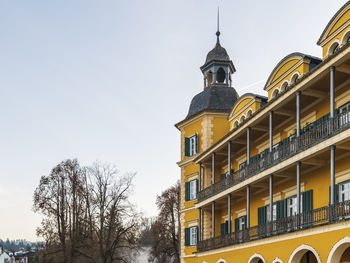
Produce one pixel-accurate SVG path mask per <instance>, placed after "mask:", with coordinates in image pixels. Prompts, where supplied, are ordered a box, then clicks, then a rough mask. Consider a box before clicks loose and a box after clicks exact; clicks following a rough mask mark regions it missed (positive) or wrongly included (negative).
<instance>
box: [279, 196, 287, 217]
mask: <svg viewBox="0 0 350 263" xmlns="http://www.w3.org/2000/svg"><path fill="white" fill-rule="evenodd" d="M276 206H277V207H276V210H277V215H276V216H277V220H278V219H281V218H285V217H287V199H283V200H280V201H277V202H276Z"/></svg>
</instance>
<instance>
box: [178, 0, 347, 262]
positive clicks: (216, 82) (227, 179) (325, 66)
mask: <svg viewBox="0 0 350 263" xmlns="http://www.w3.org/2000/svg"><path fill="white" fill-rule="evenodd" d="M329 4H333V1H329ZM315 8H316V9H315V10H310V16H309V17H306V18H303V19H305V21H306V22H305V27H308V26H309V25H311V24H312V23H308V21H312V20H313V16H318V15H319V14H318V12H317V7H315ZM323 8H327V6H323ZM285 12H288V10H285ZM268 15H269V14H267V16H268ZM234 26H237V25H234ZM276 26H281V24H279V25H276ZM302 30H304V28H300V31H302ZM308 30H309V28H308ZM219 36H220V32H219V30H218V32H217V43H216V45H215V47H214V48H213V49H212V50H211V51H210V52H209V53H208V55H207V57H206V61H205V63H204V65H203V66H202V67H201V71H202V73H203V78H204V85H203V86H204V89H203V90H202V91H201V92H200V93H199V94H197V95H196V96H195V97H194V98H193V99H192V102H191V105H190V108H189V112H188V115H187V117H186V118H185V119H184V120H182V121H181V122H179V123H177V124H176V127H177V128H178V129H179V130H180V132H181V160H180V161H179V162H178V165H179V167H180V168H181V205H180V206H181V208H180V209H181V210H180V214H181V219H180V220H181V241H180V242H181V243H180V244H181V246H180V250H181V251H180V253H181V262H182V263H184V262H186V263H287V262H288V263H321V262H322V263H339V262H340V263H345V262H350V161H349V160H350V159H349V158H350V1H348V2H347V3H345V4H344V6H343V7H342V8H341V9H340V10H339V11H338V12H337V13H336V14H335V15H334V16H333V18H332V19H331V20H330V21H329V23H328V25H327V26H326V28H325V29H324V31H323V33H322V34H321V37H320V39H319V40H318V43H317V44H318V45H320V47H321V48H322V51H323V56H322V59H321V58H316V57H313V56H310V55H306V54H302V53H299V52H295V53H292V54H290V55H288V56H286V57H285V58H283V59H282V60H281V61H280V62H279V63H278V64H277V65H276V67H275V68H274V69H273V70H272V72H271V74H270V76H269V77H268V79H267V83H266V84H265V86H264V91H265V92H266V95H267V96H266V97H264V96H260V95H256V94H252V93H247V94H244V95H242V96H238V94H237V92H236V90H235V89H234V88H233V87H232V85H231V75H232V74H233V73H234V72H235V67H234V66H233V64H232V61H231V60H230V58H229V56H228V54H227V52H226V50H225V49H224V48H223V47H222V46H221V44H220V41H219ZM265 36H266V37H278V36H276V35H274V34H273V29H271V32H270V33H269V34H265ZM298 37H299V36H291V38H290V41H296V40H297V41H299V42H300V41H302V40H303V39H302V38H298ZM286 41H289V40H286ZM256 42H257V43H258V44H259V39H258V38H257V39H256ZM256 59H259V58H256ZM251 63H254V61H252V62H251ZM246 70H249V68H247V69H246Z"/></svg>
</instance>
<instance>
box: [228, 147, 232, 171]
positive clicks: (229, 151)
mask: <svg viewBox="0 0 350 263" xmlns="http://www.w3.org/2000/svg"><path fill="white" fill-rule="evenodd" d="M231 144H232V142H231V141H229V142H228V143H227V173H228V174H231Z"/></svg>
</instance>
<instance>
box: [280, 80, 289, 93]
mask: <svg viewBox="0 0 350 263" xmlns="http://www.w3.org/2000/svg"><path fill="white" fill-rule="evenodd" d="M287 86H288V82H284V83H283V84H282V86H281V92H283V91H285V90H286V88H287Z"/></svg>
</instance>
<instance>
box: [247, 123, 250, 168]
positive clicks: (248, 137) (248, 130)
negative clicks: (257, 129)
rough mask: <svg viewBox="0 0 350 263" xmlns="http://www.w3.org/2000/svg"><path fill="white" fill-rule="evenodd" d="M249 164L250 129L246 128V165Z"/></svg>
mask: <svg viewBox="0 0 350 263" xmlns="http://www.w3.org/2000/svg"><path fill="white" fill-rule="evenodd" d="M249 162H250V127H248V128H247V165H248V164H249Z"/></svg>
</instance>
